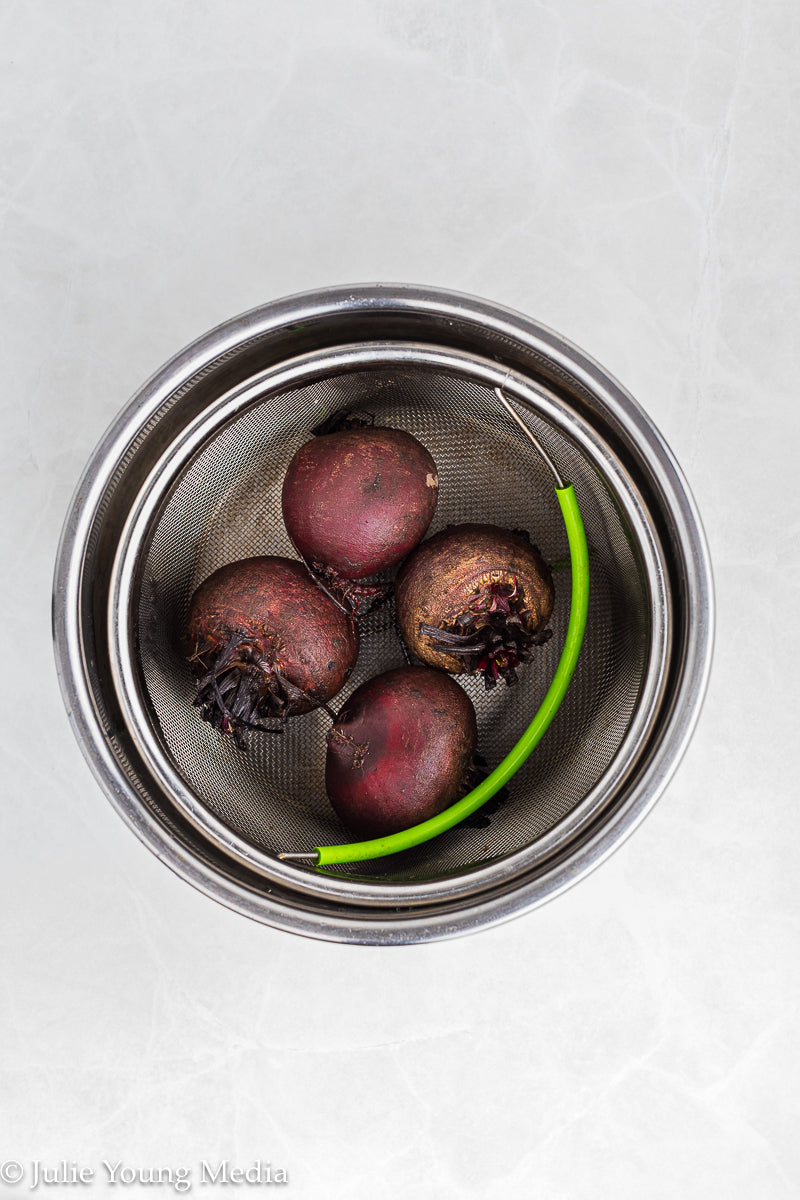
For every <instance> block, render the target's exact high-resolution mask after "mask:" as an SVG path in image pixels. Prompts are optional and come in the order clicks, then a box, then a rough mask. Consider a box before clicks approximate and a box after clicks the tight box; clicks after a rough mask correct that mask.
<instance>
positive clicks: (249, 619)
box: [187, 557, 358, 746]
mask: <svg viewBox="0 0 800 1200" xmlns="http://www.w3.org/2000/svg"><path fill="white" fill-rule="evenodd" d="M187 635H188V644H189V649H190V657H189V662H190V663H191V666H192V670H193V671H194V673H195V675H196V676H197V698H196V699H195V702H194V703H195V704H196V705H197V706H198V707H199V709H200V711H201V715H202V716H203V718H204V719H205V720H206V721H210V722H211V724H212V725H213V726H214V727H215V728H217V729H221V730H222V732H223V733H230V734H232V735H233V736H234V738H235V739H236V741H237V742H238V743H239V745H241V746H244V744H245V735H246V732H247V730H248V729H258V728H262V726H260V725H259V724H258V721H259V720H260V719H263V718H265V717H288V716H292V715H293V714H295V713H303V712H308V711H310V709H312V708H316V707H317V706H318V705H320V704H324V703H325V702H326V701H327V700H330V698H331V697H332V696H335V695H336V693H337V692H338V691H339V689H340V688H341V687H342V685H343V684H344V682H345V681H346V680H347V678H348V677H349V675H350V673H351V671H352V669H353V666H354V665H355V661H356V657H357V655H358V630H357V628H356V625H355V623H354V621H353V619H352V617H349V616H346V615H345V613H343V612H342V611H341V609H339V608H338V607H337V606H336V604H334V602H333V601H332V600H331V599H330V598H329V597H328V596H326V595H325V593H324V592H322V591H321V590H320V589H319V588H318V587H317V585H316V584H315V583H314V581H313V579H312V578H311V577H310V575H309V573H308V571H307V570H306V568H305V567H304V566H303V565H302V563H298V562H293V561H292V560H291V559H288V558H274V557H261V558H246V559H242V560H241V561H240V562H234V563H230V564H229V565H228V566H226V567H221V568H220V569H219V570H218V571H215V572H214V574H213V575H211V576H209V578H208V579H206V581H205V582H204V583H202V584H201V585H200V587H199V588H198V589H197V591H196V592H195V593H194V596H193V597H192V604H191V612H190V615H189V624H188V630H187Z"/></svg>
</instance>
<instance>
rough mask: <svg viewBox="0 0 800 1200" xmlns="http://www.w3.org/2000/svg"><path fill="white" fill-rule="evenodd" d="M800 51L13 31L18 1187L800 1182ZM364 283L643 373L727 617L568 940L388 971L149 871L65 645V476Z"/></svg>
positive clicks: (786, 25) (515, 1191)
mask: <svg viewBox="0 0 800 1200" xmlns="http://www.w3.org/2000/svg"><path fill="white" fill-rule="evenodd" d="M799 32H800V30H798V17H797V6H796V5H795V4H793V3H792V2H791V0H762V3H761V4H759V5H755V4H753V3H752V0H731V2H730V3H722V0H711V2H710V3H706V4H703V5H696V4H693V3H690V2H689V0H652V2H650V0H648V2H646V3H640V2H637V0H611V2H609V3H602V4H590V3H588V2H582V0H562V2H561V3H558V4H556V3H547V2H543V3H533V2H531V3H524V2H522V0H509V2H507V3H496V2H494V3H493V2H490V0H486V2H483V0H471V2H470V0H432V2H431V0H362V2H360V3H359V2H355V0H353V2H344V3H339V2H336V0H334V2H331V3H326V2H323V0H316V2H311V0H308V2H303V0H301V2H299V3H297V4H278V3H273V2H272V0H228V2H227V3H225V4H222V3H219V2H214V0H207V2H203V3H196V2H195V3H191V4H190V3H183V2H179V0H173V2H172V3H170V4H163V3H160V2H157V0H140V2H138V3H135V4H123V3H117V0H110V2H107V0H71V3H69V4H65V3H63V2H62V0H29V2H28V3H24V4H23V3H21V2H17V0H10V2H8V3H6V4H5V5H3V6H2V9H0V47H2V49H0V55H2V71H0V134H1V136H2V153H1V154H0V205H1V206H2V207H1V211H2V239H1V240H0V304H1V305H2V309H1V311H2V327H3V338H2V344H1V346H0V355H2V378H3V396H2V404H3V425H4V437H3V439H2V447H1V448H0V462H1V463H2V471H1V472H0V481H1V482H2V489H3V506H4V520H3V524H2V541H3V561H4V563H5V565H6V571H5V573H4V581H5V582H4V587H3V588H2V592H0V611H2V623H3V629H4V642H3V645H4V651H3V652H4V658H5V663H4V666H5V678H6V686H5V687H4V688H3V691H2V698H1V699H0V704H1V705H2V719H1V720H0V735H1V737H2V753H3V766H2V772H3V779H4V788H3V791H4V802H3V805H2V810H0V811H2V839H1V841H0V856H2V868H1V869H0V894H1V895H2V903H1V904H0V930H1V931H2V932H1V934H0V939H1V940H0V946H1V947H2V962H3V970H2V974H1V975H0V996H1V997H2V998H1V999H0V1018H1V1021H2V1025H1V1027H2V1054H0V1079H1V1080H2V1082H1V1083H0V1198H2V1200H8V1197H13V1196H19V1195H20V1194H23V1193H24V1192H26V1191H29V1190H31V1184H32V1183H33V1182H34V1179H33V1174H32V1172H33V1171H34V1165H33V1164H34V1163H35V1162H39V1163H41V1164H42V1168H47V1169H48V1170H50V1171H51V1172H52V1171H53V1170H54V1169H55V1167H56V1166H57V1165H58V1163H59V1162H60V1161H61V1160H65V1162H66V1164H67V1167H70V1164H75V1168H76V1169H84V1168H87V1167H88V1168H89V1169H91V1170H93V1171H94V1172H95V1174H94V1176H93V1177H92V1178H91V1179H89V1180H88V1182H86V1183H82V1184H81V1183H76V1184H71V1183H69V1182H68V1181H66V1182H62V1183H60V1184H58V1185H56V1184H46V1183H44V1182H42V1181H41V1178H40V1184H39V1187H38V1189H35V1190H38V1191H39V1192H40V1193H42V1194H57V1195H59V1196H63V1195H72V1194H75V1193H80V1194H86V1195H92V1196H97V1197H101V1196H112V1197H113V1196H116V1195H119V1194H120V1193H122V1194H126V1195H150V1196H153V1195H167V1194H172V1193H175V1194H178V1192H179V1191H180V1189H179V1188H178V1186H177V1185H178V1183H179V1181H180V1174H179V1173H180V1171H181V1170H183V1169H186V1170H188V1171H191V1172H192V1174H191V1175H190V1176H189V1177H188V1181H189V1183H190V1184H191V1191H193V1192H194V1193H195V1194H199V1195H201V1196H202V1195H230V1194H241V1193H244V1194H259V1193H261V1192H264V1191H266V1194H268V1195H269V1194H273V1193H274V1192H278V1193H279V1194H282V1193H286V1194H288V1195H291V1196H292V1197H293V1198H295V1200H339V1198H341V1200H345V1198H347V1200H383V1198H391V1200H394V1198H397V1197H409V1198H411V1200H456V1198H459V1200H460V1198H462V1197H464V1198H471V1197H476V1198H478V1197H480V1200H500V1198H502V1200H523V1198H525V1200H529V1198H533V1197H547V1200H596V1198H597V1197H603V1196H613V1197H615V1200H643V1198H647V1200H662V1198H663V1200H673V1198H677V1197H680V1200H708V1197H710V1196H724V1197H725V1198H726V1200H750V1198H751V1197H765V1196H768V1197H770V1198H771V1200H792V1198H794V1197H796V1196H798V1195H799V1194H800V1142H799V1141H798V1138H797V1125H798V1120H800V1106H799V1105H798V1093H797V1073H798V1066H799V1065H800V1063H799V1062H798V1050H800V1046H799V1045H798V1042H799V1036H798V1012H797V1008H798V1001H797V997H798V992H799V991H800V971H798V953H797V951H798V900H797V887H796V884H795V881H794V875H795V866H796V856H797V853H798V824H799V822H798V811H797V795H798V788H797V782H796V775H797V769H796V751H795V749H794V743H795V738H794V736H793V735H794V734H795V727H796V725H797V720H798V702H797V691H796V687H795V679H796V672H797V667H798V633H797V628H798V627H797V621H796V609H797V601H798V585H799V584H800V534H799V533H798V529H799V528H800V526H799V525H798V519H797V515H796V509H795V505H794V503H793V500H794V476H795V472H796V464H797V461H798V422H799V418H798V411H800V410H798V406H797V403H796V394H795V393H796V380H797V374H798V370H797V368H798V363H797V338H796V313H797V301H798V296H797V292H798V282H797V281H798V269H797V267H798V261H797V251H798V244H799V242H800V239H799V238H798V226H797V207H796V196H797V193H798V190H800V178H798V167H797V145H798V132H800V131H799V130H798V108H797V88H796V62H797V51H798V33H799ZM371 280H392V281H407V282H419V283H429V284H436V285H441V286H443V287H448V288H453V289H459V290H463V291H467V292H472V293H475V294H477V295H482V296H485V297H487V298H489V299H492V300H495V301H498V302H500V303H504V304H507V305H510V306H512V307H514V308H517V309H519V310H521V311H523V312H526V313H528V314H530V315H531V316H534V317H536V318H537V319H539V320H541V321H543V322H544V323H546V324H548V325H550V326H552V327H553V328H555V329H558V330H560V331H561V332H563V333H564V334H565V335H566V336H568V337H569V338H571V339H572V340H573V341H575V342H577V343H578V344H579V345H580V346H582V347H584V348H585V349H586V350H588V351H589V353H591V354H593V355H594V356H595V357H596V358H597V359H599V360H600V361H601V362H602V363H603V364H604V365H605V366H607V367H608V368H609V369H610V370H611V371H612V372H613V373H614V374H615V375H616V376H617V377H618V378H619V379H621V380H622V381H623V382H624V383H625V385H626V386H627V387H628V388H629V389H630V390H631V391H632V392H633V394H634V395H635V396H636V397H637V398H638V400H639V401H640V402H641V403H642V404H643V405H644V407H645V408H646V409H647V411H648V412H649V414H650V415H651V417H652V418H653V420H654V421H655V422H656V424H657V426H658V427H659V428H660V430H661V431H662V433H663V434H664V436H665V437H666V439H667V441H668V442H669V443H670V445H671V446H672V448H673V450H674V452H675V453H676V455H677V457H678V460H679V461H680V463H681V465H682V466H683V468H684V470H685V472H686V474H687V476H688V479H689V481H690V484H691V486H692V488H693V491H694V494H695V496H696V498H697V501H698V504H699V506H700V509H701V512H702V514H703V518H704V522H705V526H706V530H707V534H708V538H709V542H710V545H711V551H712V555H713V560H714V567H715V577H716V587H717V604H718V634H717V645H716V653H715V663H714V670H713V674H712V680H711V685H710V690H709V694H708V698H707V701H706V704H705V708H704V712H703V715H702V719H701V722H700V725H699V728H698V731H697V734H696V736H695V738H694V740H693V742H692V745H691V747H690V749H689V752H688V754H687V756H686V758H685V760H684V762H683V764H682V766H681V768H680V770H679V772H678V774H677V776H676V778H675V780H674V781H673V783H672V785H671V786H670V788H669V790H668V792H667V794H666V795H665V797H664V798H663V799H662V800H661V801H660V803H659V804H658V805H657V806H656V808H655V810H654V812H653V813H652V814H651V816H650V817H648V819H647V820H646V821H645V823H644V824H643V825H642V827H641V828H640V829H639V830H638V831H637V832H636V833H635V835H634V836H633V837H632V838H631V839H630V840H629V841H628V842H626V844H625V845H624V846H623V847H622V848H621V849H620V850H619V851H618V852H617V853H616V854H615V855H614V856H613V857H612V859H611V860H610V861H608V862H607V863H605V864H604V865H603V866H602V867H601V868H600V869H599V870H597V871H596V872H595V873H594V874H592V875H591V876H590V877H589V878H587V879H586V880H584V881H583V882H581V883H580V884H579V885H578V886H576V887H575V888H573V889H572V890H571V891H569V892H568V893H567V894H565V895H564V896H562V897H560V898H559V899H557V900H555V901H554V902H552V903H551V904H549V905H547V906H545V907H544V908H542V909H541V910H538V911H536V912H534V913H532V914H529V915H527V916H524V917H522V918H520V919H517V920H515V921H513V922H511V923H509V924H507V925H504V926H501V927H499V928H497V929H494V930H490V931H485V932H483V933H481V934H479V935H476V936H473V937H469V938H465V939H460V940H457V941H453V942H444V943H438V944H434V945H427V946H419V947H410V948H407V949H403V950H391V951H390V950H381V949H365V948H359V947H351V946H338V945H331V944H324V943H317V942H313V941H309V940H304V939H301V938H298V937H294V936H292V935H288V934H284V933H280V932H278V931H275V930H272V929H269V928H266V927H262V926H259V925H256V924H254V923H251V922H248V921H247V920H245V919H244V918H242V917H239V916H236V915H234V914H232V913H230V912H228V911H227V910H225V909H223V908H222V907H220V906H218V905H216V904H214V903H212V902H211V901H210V900H208V899H206V898H205V897H203V896H202V895H200V894H199V893H198V892H195V891H194V890H193V889H192V888H191V887H189V886H187V885H186V884H185V883H184V882H182V881H181V880H179V879H178V878H177V877H175V876H174V875H173V874H172V873H171V872H169V871H168V870H166V869H165V868H164V867H163V866H162V865H161V864H160V863H159V862H158V861H157V860H156V859H155V858H154V857H153V856H152V855H150V854H149V853H148V852H147V851H146V850H145V849H144V847H143V846H142V845H141V844H140V843H139V842H138V841H137V839H136V838H135V837H134V836H133V835H132V834H131V832H130V831H129V830H128V828H127V827H126V826H125V825H124V824H123V822H122V821H120V819H119V818H118V817H117V816H116V815H115V813H114V812H113V810H112V809H111V807H110V806H109V804H108V803H107V802H106V801H105V799H104V797H103V795H102V794H101V792H100V790H99V788H98V786H97V785H96V783H95V782H94V780H93V778H92V777H91V775H90V773H89V770H88V768H87V767H86V765H85V763H84V760H83V758H82V756H81V753H80V751H79V749H78V747H77V745H76V743H75V741H74V739H73V735H72V733H71V730H70V728H69V726H68V723H67V720H66V717H65V714H64V711H63V707H62V704H61V699H60V695H59V692H58V689H57V685H56V678H55V670H54V665H53V656H52V651H51V643H50V622H49V608H50V583H51V575H52V568H53V560H54V555H55V550H56V545H57V540H58V536H59V531H60V526H61V522H62V519H63V516H64V513H65V510H66V507H67V504H68V501H69V498H70V495H71V492H72V489H73V487H74V485H75V482H76V480H77V477H78V475H79V473H80V470H81V468H82V466H83V464H84V463H85V461H86V459H87V457H88V455H89V454H90V452H91V450H92V448H93V446H94V445H95V443H96V442H97V440H98V438H99V437H100V435H101V433H102V431H103V430H104V428H105V426H106V425H107V424H108V422H109V421H110V420H111V418H112V417H113V416H114V414H115V413H116V412H117V411H118V410H119V408H120V407H121V406H122V405H123V403H124V402H125V401H126V399H127V398H128V396H129V395H130V394H131V393H132V392H133V391H134V390H135V389H136V388H137V387H138V386H139V384H140V383H141V382H142V381H143V380H144V379H145V378H146V377H147V376H148V375H149V374H150V373H151V372H152V371H153V370H155V369H156V368H157V367H158V366H159V365H160V364H161V363H162V362H163V361H164V360H165V359H166V358H168V357H169V356H170V355H171V354H172V353H174V352H175V351H176V350H177V349H179V348H180V347H181V346H183V345H184V344H185V343H187V342H188V341H190V340H191V339H192V338H194V337H195V336H197V335H198V334H200V333H202V332H203V331H205V330H206V329H209V328H210V327H212V326H213V325H215V324H217V323H218V322H220V321H221V320H224V319H225V318H227V317H229V316H232V315H234V314H235V313H238V312H241V311H242V310H245V309H247V308H249V307H251V306H253V305H256V304H260V303H263V302H265V301H267V300H270V299H273V298H277V297H280V296H282V295H286V294H289V293H293V292H297V291H300V290H303V289H306V288H312V287H318V286H323V285H327V284H333V283H348V282H356V281H358V282H361V281H371ZM793 764H795V765H793ZM203 1160H205V1161H206V1162H208V1163H209V1164H210V1165H211V1166H212V1167H213V1165H214V1164H217V1163H220V1162H222V1161H223V1160H225V1161H227V1162H228V1163H229V1164H230V1165H231V1167H235V1166H238V1167H240V1168H241V1169H244V1168H248V1167H250V1168H252V1164H253V1163H254V1162H256V1161H260V1162H271V1164H272V1168H273V1171H275V1170H276V1169H277V1168H283V1169H285V1170H286V1171H287V1172H288V1176H289V1183H288V1185H285V1186H278V1185H276V1184H266V1183H263V1182H262V1183H260V1184H257V1183H247V1182H245V1183H242V1184H240V1185H236V1184H235V1183H229V1184H228V1185H227V1186H221V1185H220V1184H219V1183H217V1184H216V1185H213V1184H209V1183H207V1182H204V1181H203V1180H202V1179H201V1178H200V1164H201V1162H202V1161H203ZM104 1161H107V1162H108V1163H110V1164H112V1165H113V1164H114V1163H121V1164H122V1166H121V1167H120V1168H119V1170H118V1172H117V1174H116V1176H114V1179H115V1180H116V1182H112V1179H111V1178H109V1176H108V1172H107V1170H106V1168H105V1167H103V1165H102V1164H103V1162H104ZM14 1162H19V1163H20V1164H21V1165H22V1169H23V1170H24V1172H25V1175H24V1177H23V1179H22V1180H21V1181H20V1182H15V1181H14V1179H13V1178H12V1176H13V1175H14V1171H15V1169H16V1168H14V1167H13V1166H12V1167H11V1168H10V1169H9V1168H8V1164H9V1163H12V1164H13V1163H14ZM4 1164H5V1165H4ZM159 1167H160V1168H162V1170H163V1171H165V1172H167V1174H169V1172H172V1176H173V1177H172V1182H171V1183H170V1182H169V1180H168V1178H167V1176H166V1175H164V1176H163V1178H162V1183H161V1184H160V1185H155V1186H154V1185H149V1184H147V1183H146V1182H145V1180H144V1175H146V1172H147V1171H148V1170H150V1171H152V1170H155V1169H157V1168H159ZM123 1169H124V1170H127V1171H128V1172H129V1174H128V1176H127V1178H130V1173H131V1172H132V1173H133V1175H134V1176H136V1178H135V1179H134V1181H133V1182H129V1183H127V1182H124V1180H123V1179H122V1176H121V1172H122V1171H123ZM137 1173H138V1174H137Z"/></svg>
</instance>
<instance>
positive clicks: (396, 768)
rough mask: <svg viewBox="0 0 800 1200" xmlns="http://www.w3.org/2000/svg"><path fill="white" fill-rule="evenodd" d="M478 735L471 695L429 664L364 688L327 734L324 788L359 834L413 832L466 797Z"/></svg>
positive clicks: (372, 681) (388, 675)
mask: <svg viewBox="0 0 800 1200" xmlns="http://www.w3.org/2000/svg"><path fill="white" fill-rule="evenodd" d="M477 736H478V731H477V724H476V720H475V710H474V708H473V707H472V701H471V700H470V698H469V696H467V694H466V692H465V691H463V689H462V688H460V687H459V686H458V684H457V683H456V682H455V681H454V680H453V679H451V678H450V677H449V676H448V675H444V674H442V672H441V671H432V670H430V669H429V668H428V667H401V668H400V669H399V670H396V671H386V672H385V673H384V674H383V675H377V676H376V677H375V678H374V679H370V680H368V681H367V683H364V684H362V685H361V687H360V688H358V689H357V690H356V691H355V692H354V693H353V695H352V696H351V697H350V699H349V700H348V701H347V703H346V704H345V706H344V708H343V709H342V711H341V712H340V713H339V716H338V717H337V719H336V723H335V724H334V726H333V728H332V729H331V731H330V733H329V734H328V755H327V760H326V764H325V787H326V789H327V792H328V797H329V799H330V801H331V804H332V805H333V807H334V809H335V810H336V812H337V814H338V816H339V817H340V818H341V820H342V821H343V822H344V824H345V825H346V826H347V827H348V829H350V830H351V831H352V832H353V833H354V834H355V835H356V836H358V837H382V836H384V835H385V834H388V833H396V832H398V831H399V830H401V829H408V828H409V827H410V826H412V825H416V824H418V823H419V822H420V821H425V820H427V819H428V818H429V817H433V816H435V815H436V813H439V812H442V810H443V809H445V808H448V807H449V806H450V805H451V804H453V803H454V802H455V801H456V800H457V799H459V797H460V796H461V795H462V794H463V793H464V791H465V788H466V786H467V785H468V781H469V771H470V767H471V760H472V755H473V751H474V749H475V743H476V741H477Z"/></svg>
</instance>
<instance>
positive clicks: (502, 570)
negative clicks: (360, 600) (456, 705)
mask: <svg viewBox="0 0 800 1200" xmlns="http://www.w3.org/2000/svg"><path fill="white" fill-rule="evenodd" d="M395 596H396V599H397V621H398V624H399V626H400V631H401V633H402V635H403V638H404V639H405V642H406V645H407V646H408V648H409V650H411V651H412V653H413V654H415V655H416V656H417V658H419V659H421V660H422V661H423V662H425V663H428V664H429V665H430V666H432V667H440V668H441V669H442V670H444V671H450V672H451V674H456V675H457V674H460V673H462V672H469V673H473V672H476V671H482V672H483V676H484V680H485V683H486V686H487V688H491V687H494V685H495V684H496V683H497V681H498V679H500V678H503V679H505V681H506V683H509V684H510V683H515V682H516V678H517V674H516V669H517V667H518V666H519V664H520V663H523V662H527V661H528V659H529V658H530V656H531V653H532V650H533V647H534V646H537V645H541V643H542V642H545V641H547V639H548V638H549V637H550V635H551V632H552V631H551V630H549V629H547V628H546V626H547V622H548V621H549V620H550V617H551V615H552V612H553V603H554V598H555V596H554V591H553V578H552V575H551V574H550V568H549V567H548V566H547V564H546V563H545V561H544V559H543V558H542V556H541V554H540V553H539V551H538V550H537V548H536V547H535V546H532V545H531V543H530V540H529V539H528V536H527V534H525V533H523V532H521V531H519V530H510V529H501V528H499V527H498V526H496V525H451V526H450V527H449V528H448V529H444V530H442V532H441V533H436V534H434V536H433V537H432V538H429V539H428V541H427V542H423V543H422V545H421V546H419V547H418V548H417V549H416V550H415V552H414V553H413V554H412V555H411V556H410V558H409V559H408V560H407V561H406V562H405V563H403V566H402V568H401V570H400V574H399V575H398V577H397V581H396V584H395Z"/></svg>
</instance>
